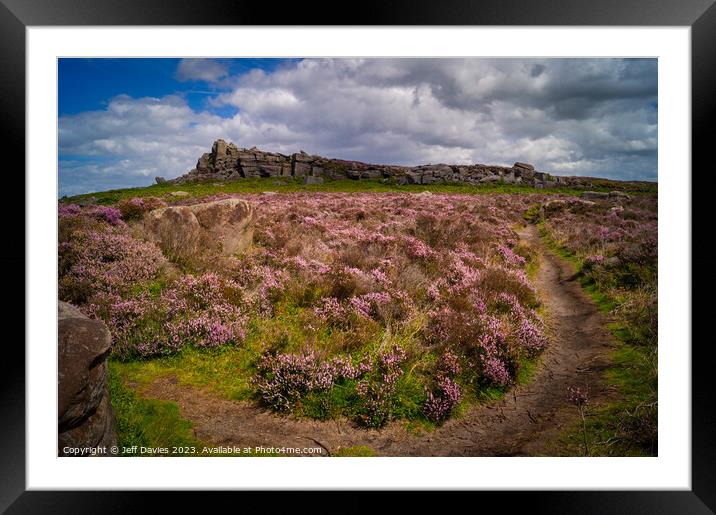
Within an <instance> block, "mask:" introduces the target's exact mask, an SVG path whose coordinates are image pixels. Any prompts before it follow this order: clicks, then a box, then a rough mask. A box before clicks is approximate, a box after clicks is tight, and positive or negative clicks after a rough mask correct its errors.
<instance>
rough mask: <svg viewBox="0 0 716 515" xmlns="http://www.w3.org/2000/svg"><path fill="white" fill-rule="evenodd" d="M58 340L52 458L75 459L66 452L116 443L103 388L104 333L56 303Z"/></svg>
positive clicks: (97, 324) (107, 336) (69, 307)
mask: <svg viewBox="0 0 716 515" xmlns="http://www.w3.org/2000/svg"><path fill="white" fill-rule="evenodd" d="M58 335H59V338H58V358H59V359H58V361H59V362H58V370H59V376H58V432H59V440H58V454H59V455H60V456H67V455H73V456H74V455H77V454H76V453H72V452H65V451H64V449H65V448H66V447H80V448H89V447H98V446H103V447H107V448H108V449H109V447H110V446H112V445H116V443H117V431H116V428H115V421H114V412H113V411H112V405H111V403H110V400H109V391H108V389H107V355H108V353H109V346H110V343H111V336H110V333H109V330H108V329H107V327H106V326H105V325H104V324H103V323H102V322H100V321H98V320H91V319H90V318H88V317H86V316H85V315H84V314H83V313H82V312H80V311H79V310H78V309H77V308H75V307H74V306H72V305H71V304H67V303H66V302H60V303H59V309H58ZM107 455H109V454H107Z"/></svg>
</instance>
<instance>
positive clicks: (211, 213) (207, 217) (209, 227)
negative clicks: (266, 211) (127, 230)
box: [144, 198, 255, 258]
mask: <svg viewBox="0 0 716 515" xmlns="http://www.w3.org/2000/svg"><path fill="white" fill-rule="evenodd" d="M254 218H255V214H254V208H253V206H252V205H251V204H249V203H248V202H246V201H245V200H240V199H236V198H231V199H225V200H216V201H213V202H204V203H201V204H195V205H191V206H172V207H165V208H161V209H155V210H154V211H151V212H149V213H147V215H146V216H145V217H144V230H145V233H146V234H147V236H148V238H149V239H150V240H152V241H154V242H155V243H157V245H158V246H159V247H160V248H161V249H162V251H163V252H164V254H165V255H166V256H167V257H169V258H182V257H183V258H189V257H191V256H193V255H196V254H198V253H201V252H203V251H205V250H214V251H216V252H217V253H218V254H222V255H225V256H230V255H232V254H234V253H236V252H239V251H241V250H243V249H245V248H246V247H248V246H249V245H250V244H251V240H252V238H253V231H254Z"/></svg>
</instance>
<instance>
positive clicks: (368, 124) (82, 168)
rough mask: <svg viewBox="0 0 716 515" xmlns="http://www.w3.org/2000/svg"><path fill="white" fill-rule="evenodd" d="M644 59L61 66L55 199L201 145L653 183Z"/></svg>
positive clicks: (187, 154) (648, 67)
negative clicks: (518, 165)
mask: <svg viewBox="0 0 716 515" xmlns="http://www.w3.org/2000/svg"><path fill="white" fill-rule="evenodd" d="M656 85H657V61H656V60H655V59H145V58H141V59H60V61H59V64H58V111H59V112H58V116H59V121H58V124H59V145H60V156H59V157H60V162H59V174H60V177H59V179H60V180H59V183H60V191H59V193H60V195H65V194H67V195H74V194H79V193H86V192H90V191H101V190H106V189H111V188H119V187H130V186H143V185H148V184H151V183H152V182H153V181H154V177H155V176H157V175H160V176H163V177H166V178H171V177H176V176H178V175H181V174H183V173H186V172H187V171H188V170H190V169H191V168H192V167H193V166H194V164H195V163H196V160H197V159H198V158H199V156H200V155H201V154H202V153H203V152H206V151H208V150H209V148H210V146H211V143H212V142H213V140H214V139H217V138H224V139H226V140H229V141H233V142H235V143H236V144H237V145H238V146H240V147H247V148H248V147H251V146H254V145H256V146H258V147H259V148H263V149H266V150H271V151H278V152H284V153H292V152H296V151H298V150H301V149H303V150H305V151H307V152H310V153H318V154H322V155H325V156H330V157H341V158H346V159H357V160H362V161H368V162H375V163H395V164H405V165H416V164H423V163H437V162H445V163H471V162H479V163H488V164H506V165H510V164H512V163H513V162H514V161H528V162H531V163H534V164H535V165H536V166H537V168H538V169H541V170H545V171H550V172H552V173H555V174H557V175H591V176H599V177H610V178H617V179H637V180H656V155H657V148H656V139H657V111H658V100H657V87H656Z"/></svg>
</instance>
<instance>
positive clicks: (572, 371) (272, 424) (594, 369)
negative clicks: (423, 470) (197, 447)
mask: <svg viewBox="0 0 716 515" xmlns="http://www.w3.org/2000/svg"><path fill="white" fill-rule="evenodd" d="M520 236H521V238H523V239H524V240H525V241H527V242H529V243H530V244H531V245H532V246H534V247H535V248H537V249H539V251H540V255H541V265H540V268H539V271H538V273H537V277H536V286H537V288H538V290H539V292H540V296H541V298H542V300H543V302H544V304H545V308H546V318H547V319H546V322H547V324H548V327H549V331H550V336H551V344H550V346H549V347H548V349H547V350H546V351H545V352H544V353H543V354H542V358H541V362H540V364H539V365H538V366H537V369H536V371H535V373H534V376H533V378H532V380H531V381H530V382H529V384H526V385H523V386H518V387H516V388H514V389H513V390H511V391H510V392H508V394H507V395H506V396H505V397H504V398H503V399H502V400H500V401H498V402H494V403H490V404H484V405H481V406H476V407H474V408H473V409H471V410H470V411H469V412H468V413H467V414H466V415H465V416H463V417H462V418H460V419H453V420H448V421H447V422H446V423H445V424H444V425H442V426H441V427H439V428H438V429H436V430H435V431H432V432H430V433H425V434H422V435H417V436H416V435H414V434H411V433H409V432H408V431H407V430H406V429H405V428H404V425H403V424H401V423H400V422H394V423H391V424H390V425H388V427H386V428H384V429H381V430H366V429H363V428H360V427H357V426H356V425H355V424H353V423H352V422H349V421H345V420H341V421H329V422H318V421H310V420H297V419H294V418H291V417H279V416H277V415H274V414H273V413H271V412H270V411H268V410H265V409H263V408H260V407H257V406H255V405H252V404H250V403H246V402H236V401H230V400H226V399H223V398H220V397H217V396H216V395H215V394H212V393H211V392H209V391H208V390H205V389H201V388H196V387H190V386H183V385H179V384H177V381H176V379H174V378H171V377H163V378H160V379H157V380H156V381H154V382H153V383H151V384H149V385H148V386H147V387H146V388H144V389H143V392H142V393H143V395H145V396H146V397H151V398H158V399H163V400H171V401H175V402H177V403H178V405H179V408H180V413H181V415H182V416H183V417H184V418H187V419H189V420H191V421H192V422H193V424H194V429H195V433H196V436H197V438H199V439H201V440H203V441H206V442H209V443H212V444H216V445H237V446H242V447H249V446H250V447H254V446H257V445H263V446H275V447H283V446H286V447H316V445H317V444H319V445H321V446H322V447H324V448H325V449H326V450H327V451H328V452H335V451H336V450H338V449H339V448H345V447H352V446H356V445H367V446H370V447H371V448H372V449H374V450H375V452H376V454H378V455H382V456H525V455H526V456H534V455H545V454H548V453H549V454H552V453H553V452H554V441H555V438H556V437H557V435H558V434H559V432H560V430H561V429H562V428H563V427H564V426H565V425H566V424H571V423H573V422H574V421H575V420H576V417H577V416H578V415H577V411H576V409H575V408H574V407H573V406H571V405H569V404H568V403H567V401H566V389H567V387H568V386H581V387H584V386H588V388H589V392H590V398H591V399H598V398H601V397H603V396H605V395H608V392H607V391H605V390H604V386H602V384H601V381H600V378H601V373H602V371H603V370H604V368H605V367H606V366H607V365H608V360H607V353H608V351H609V347H610V345H611V337H610V334H609V332H608V330H607V327H606V324H607V320H606V318H605V316H604V315H603V314H602V313H600V312H599V311H598V310H597V308H596V306H595V305H594V303H593V302H592V301H591V300H590V299H589V298H588V297H587V296H586V295H585V294H584V292H583V291H582V289H581V287H580V285H579V283H578V282H577V281H575V280H574V278H573V275H574V270H573V268H572V267H571V265H570V264H569V263H567V262H565V261H564V260H563V259H561V258H560V257H558V256H557V255H555V254H554V253H553V252H551V251H550V250H548V249H547V248H546V247H545V246H544V244H543V243H542V242H541V241H540V238H539V235H538V233H537V228H536V227H534V226H531V225H530V226H528V227H526V228H525V229H524V230H523V231H522V232H521V234H520ZM324 455H325V453H324Z"/></svg>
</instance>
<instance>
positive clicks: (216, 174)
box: [170, 139, 581, 187]
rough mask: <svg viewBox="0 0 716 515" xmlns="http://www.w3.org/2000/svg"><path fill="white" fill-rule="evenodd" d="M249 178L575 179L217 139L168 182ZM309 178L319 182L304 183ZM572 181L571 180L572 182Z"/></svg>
mask: <svg viewBox="0 0 716 515" xmlns="http://www.w3.org/2000/svg"><path fill="white" fill-rule="evenodd" d="M251 177H305V178H307V179H305V180H304V182H306V184H316V183H320V179H323V178H329V179H354V180H361V179H388V180H395V181H396V182H397V183H399V184H440V183H469V184H480V183H493V182H505V183H509V184H518V183H522V184H527V185H530V186H535V187H553V186H557V185H567V184H575V183H576V182H575V181H576V180H577V179H581V178H567V177H553V176H551V175H550V174H548V173H546V172H538V171H535V169H534V166H533V165H531V164H528V163H520V162H517V163H515V164H514V165H513V166H512V167H507V166H491V165H483V164H473V165H447V164H429V165H421V166H413V167H407V166H392V165H376V164H369V163H362V162H359V161H346V160H343V159H330V158H326V157H321V156H317V155H311V154H308V153H306V152H304V151H303V150H301V151H300V152H297V153H295V154H291V155H285V154H279V153H272V152H264V151H262V150H259V149H257V148H256V147H252V148H250V149H245V148H238V147H237V146H236V145H234V144H233V143H227V142H226V141H224V140H222V139H219V140H216V141H215V142H214V144H213V146H212V149H211V152H208V153H205V154H203V155H202V156H201V157H200V158H199V160H198V161H197V163H196V167H195V168H194V169H192V170H191V171H190V172H189V173H187V174H186V175H183V176H181V177H178V178H176V179H173V180H172V181H170V182H174V183H177V184H181V183H184V182H189V181H217V180H234V179H242V178H251ZM310 177H314V178H318V179H308V178H310ZM571 179H575V180H574V181H572V180H571Z"/></svg>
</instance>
